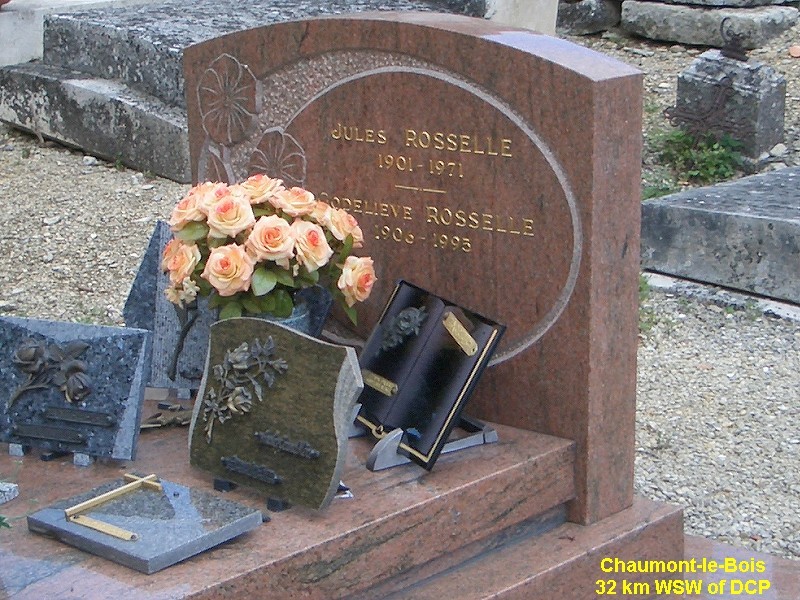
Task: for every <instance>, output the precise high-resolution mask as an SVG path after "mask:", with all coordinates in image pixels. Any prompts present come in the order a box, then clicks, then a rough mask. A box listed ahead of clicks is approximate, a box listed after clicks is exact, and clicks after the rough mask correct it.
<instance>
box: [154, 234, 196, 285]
mask: <svg viewBox="0 0 800 600" xmlns="http://www.w3.org/2000/svg"><path fill="white" fill-rule="evenodd" d="M199 262H200V249H199V248H198V247H197V245H196V244H185V243H184V242H182V241H181V240H176V239H172V240H170V241H169V242H168V243H167V245H166V246H165V247H164V254H163V257H162V259H161V269H162V270H164V271H168V272H169V280H170V281H171V282H172V284H173V285H176V286H177V285H179V284H180V283H181V282H182V281H183V280H184V279H186V278H187V277H190V276H191V275H192V273H194V268H195V267H196V266H197V263H199Z"/></svg>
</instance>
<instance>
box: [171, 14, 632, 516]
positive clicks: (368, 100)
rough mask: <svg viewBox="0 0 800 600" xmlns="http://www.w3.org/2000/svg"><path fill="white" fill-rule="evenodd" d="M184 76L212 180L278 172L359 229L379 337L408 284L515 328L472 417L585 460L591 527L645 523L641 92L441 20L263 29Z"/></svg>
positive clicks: (200, 157) (527, 43) (580, 463)
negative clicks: (641, 494)
mask: <svg viewBox="0 0 800 600" xmlns="http://www.w3.org/2000/svg"><path fill="white" fill-rule="evenodd" d="M184 65H185V70H186V89H187V103H188V110H189V135H190V145H191V152H192V162H193V175H194V179H195V180H196V181H197V180H208V179H211V180H227V181H231V180H242V179H244V178H246V177H247V176H248V175H250V174H252V173H254V172H266V173H268V174H269V175H271V176H273V177H280V178H282V179H283V180H284V181H285V183H286V184H287V185H302V186H304V187H306V188H308V189H310V190H311V191H313V192H314V193H315V194H316V195H317V197H318V198H319V199H322V200H325V201H327V202H329V203H330V204H332V205H333V206H337V207H342V208H345V209H347V210H348V211H350V212H351V213H352V214H353V215H354V216H356V218H357V219H358V220H359V223H360V225H361V227H362V229H363V231H364V234H365V237H366V243H365V248H364V249H363V253H364V254H369V255H370V256H372V257H373V258H374V260H375V265H376V269H377V271H378V276H379V278H380V280H379V282H378V284H376V287H375V288H374V290H373V294H372V297H371V299H370V300H369V302H368V303H367V304H366V305H365V306H364V307H363V308H362V309H361V310H360V311H359V319H360V326H361V333H362V334H366V333H368V332H369V330H370V329H371V327H372V326H373V325H374V324H375V322H376V320H377V317H378V315H379V312H380V310H381V308H382V307H383V305H384V303H385V302H386V300H387V297H388V294H389V292H390V291H391V290H392V288H393V287H394V283H395V281H396V280H397V279H399V278H404V279H406V280H408V281H411V282H413V283H416V284H417V285H419V286H421V287H424V288H426V289H428V290H430V291H431V292H433V293H435V294H437V295H439V296H442V297H445V298H450V299H452V300H454V301H456V302H458V303H459V304H462V305H463V306H465V307H468V308H470V309H472V310H474V311H476V312H478V313H481V314H484V315H486V316H487V317H489V318H492V319H494V320H496V321H498V322H500V323H504V324H506V325H507V326H508V329H507V331H506V334H505V338H504V340H503V342H502V344H501V345H500V347H499V348H498V351H497V354H496V355H495V358H494V361H493V366H492V367H491V368H489V369H487V371H486V372H485V374H484V378H483V380H482V381H481V383H480V385H479V387H478V389H477V391H476V395H475V397H474V398H473V400H472V401H471V403H470V406H469V408H468V411H469V412H470V413H471V414H475V415H476V416H479V417H483V418H486V419H488V420H490V421H494V422H501V423H506V424H510V425H514V426H516V427H523V428H527V429H533V430H536V431H540V432H544V433H549V434H553V435H558V436H561V437H565V438H569V439H572V440H575V441H576V442H577V445H578V456H577V470H578V472H577V475H576V481H577V490H578V497H577V499H576V501H575V502H574V503H573V506H572V513H571V517H572V519H573V520H576V521H580V522H593V521H595V520H598V519H600V518H603V517H604V516H606V515H609V514H612V513H614V512H616V511H618V510H620V509H622V508H624V507H626V506H628V505H630V503H631V501H632V490H633V484H632V482H633V455H634V448H633V431H634V429H633V427H634V416H635V408H634V407H635V375H636V334H637V329H636V327H637V283H638V257H639V204H638V203H639V191H638V190H639V169H640V144H641V141H640V139H641V74H640V73H639V72H638V71H636V70H635V69H633V68H631V67H628V66H626V65H624V64H622V63H620V62H617V61H615V60H612V59H610V58H608V57H605V56H602V55H600V54H597V53H594V52H591V51H589V50H586V49H584V48H581V47H579V46H576V45H574V44H571V43H569V42H565V41H563V40H558V39H555V38H551V37H547V36H543V35H538V34H535V33H533V32H530V31H524V30H516V29H512V28H506V27H500V26H498V25H496V24H492V23H490V22H487V21H483V20H480V19H469V18H466V17H455V16H452V15H436V14H430V13H425V14H423V13H419V14H415V13H391V14H388V13H372V14H359V15H352V16H348V17H343V18H342V17H337V18H325V19H315V20H308V21H299V22H290V23H282V24H277V25H272V26H268V27H264V28H259V29H252V30H248V31H244V32H241V33H236V34H232V35H228V36H224V37H221V38H218V39H215V40H211V41H208V42H204V43H202V44H199V45H197V46H193V47H191V48H188V49H187V50H186V51H185V53H184ZM609 472H614V476H613V477H609V476H608V473H609Z"/></svg>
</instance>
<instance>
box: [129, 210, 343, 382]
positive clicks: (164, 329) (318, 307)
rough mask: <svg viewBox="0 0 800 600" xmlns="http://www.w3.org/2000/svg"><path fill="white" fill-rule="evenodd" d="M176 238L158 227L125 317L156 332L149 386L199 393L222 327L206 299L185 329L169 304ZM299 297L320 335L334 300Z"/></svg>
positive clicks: (309, 291) (313, 293) (309, 294)
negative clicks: (169, 256)
mask: <svg viewBox="0 0 800 600" xmlns="http://www.w3.org/2000/svg"><path fill="white" fill-rule="evenodd" d="M171 237H172V233H171V232H170V229H169V225H168V224H167V223H166V222H164V221H159V222H158V223H157V224H156V226H155V228H154V229H153V234H152V235H151V236H150V241H149V242H148V244H147V249H146V250H145V253H144V255H143V256H142V262H141V263H140V264H139V269H138V271H137V272H136V277H135V278H134V280H133V284H132V285H131V289H130V291H129V292H128V298H127V299H126V301H125V307H124V309H123V311H122V314H123V317H124V319H125V324H126V325H128V326H129V327H138V328H140V329H147V330H150V331H152V332H153V358H152V368H151V372H150V380H149V382H148V385H149V386H150V387H155V388H166V389H181V390H196V389H197V388H198V387H199V386H200V380H201V379H202V375H203V367H204V365H205V358H206V352H207V349H208V334H209V328H210V327H211V325H212V323H215V322H216V321H217V311H216V310H211V309H209V308H208V301H207V299H205V298H202V297H201V298H200V299H199V300H198V304H199V306H200V309H199V310H192V311H191V312H190V314H189V315H188V319H189V320H191V323H189V322H188V321H187V323H186V324H184V323H183V322H182V321H181V317H180V316H179V314H178V312H177V311H176V310H175V306H174V305H173V304H172V303H171V302H170V301H169V300H167V298H166V296H165V295H164V291H165V290H166V289H167V287H168V286H169V277H168V275H167V274H166V273H163V272H162V271H161V256H162V254H163V252H164V247H165V246H166V245H167V242H168V241H169V240H170V238H171ZM299 295H300V297H301V298H303V299H304V300H305V301H306V302H307V303H308V305H309V312H310V315H311V322H310V328H309V330H310V332H311V334H313V335H319V334H320V333H321V332H322V327H323V325H324V324H325V321H326V319H327V316H328V313H329V311H330V307H331V303H332V298H331V296H330V294H329V293H328V292H327V291H326V290H324V289H323V288H321V287H319V286H315V287H311V288H306V289H304V290H301V291H300V292H299ZM186 325H188V326H186ZM185 326H186V329H185V334H184V333H182V332H183V329H184V327H185ZM176 355H177V356H176Z"/></svg>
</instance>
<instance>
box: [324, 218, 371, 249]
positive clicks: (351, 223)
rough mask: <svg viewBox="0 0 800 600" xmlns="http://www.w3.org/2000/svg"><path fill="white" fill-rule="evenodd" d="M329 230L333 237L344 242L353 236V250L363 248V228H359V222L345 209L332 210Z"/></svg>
mask: <svg viewBox="0 0 800 600" xmlns="http://www.w3.org/2000/svg"><path fill="white" fill-rule="evenodd" d="M328 228H329V229H330V230H331V233H332V234H333V237H335V238H336V239H337V240H340V241H342V242H343V241H345V239H347V236H348V235H352V236H353V248H361V246H363V245H364V233H363V232H362V231H361V227H359V226H358V221H356V218H355V217H354V216H353V215H351V214H350V213H349V212H347V211H346V210H344V209H343V208H336V209H333V210H331V215H330V221H329V223H328Z"/></svg>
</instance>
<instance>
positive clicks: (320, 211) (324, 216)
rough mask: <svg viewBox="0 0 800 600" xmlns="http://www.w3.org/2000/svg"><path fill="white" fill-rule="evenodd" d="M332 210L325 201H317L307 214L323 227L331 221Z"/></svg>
mask: <svg viewBox="0 0 800 600" xmlns="http://www.w3.org/2000/svg"><path fill="white" fill-rule="evenodd" d="M332 210H333V209H332V208H331V205H330V204H328V203H327V202H317V203H316V204H315V205H314V210H312V211H311V214H310V215H309V216H310V217H311V218H312V219H314V220H315V221H316V222H317V223H319V224H320V225H322V226H323V227H328V226H329V225H330V222H331V211H332Z"/></svg>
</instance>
